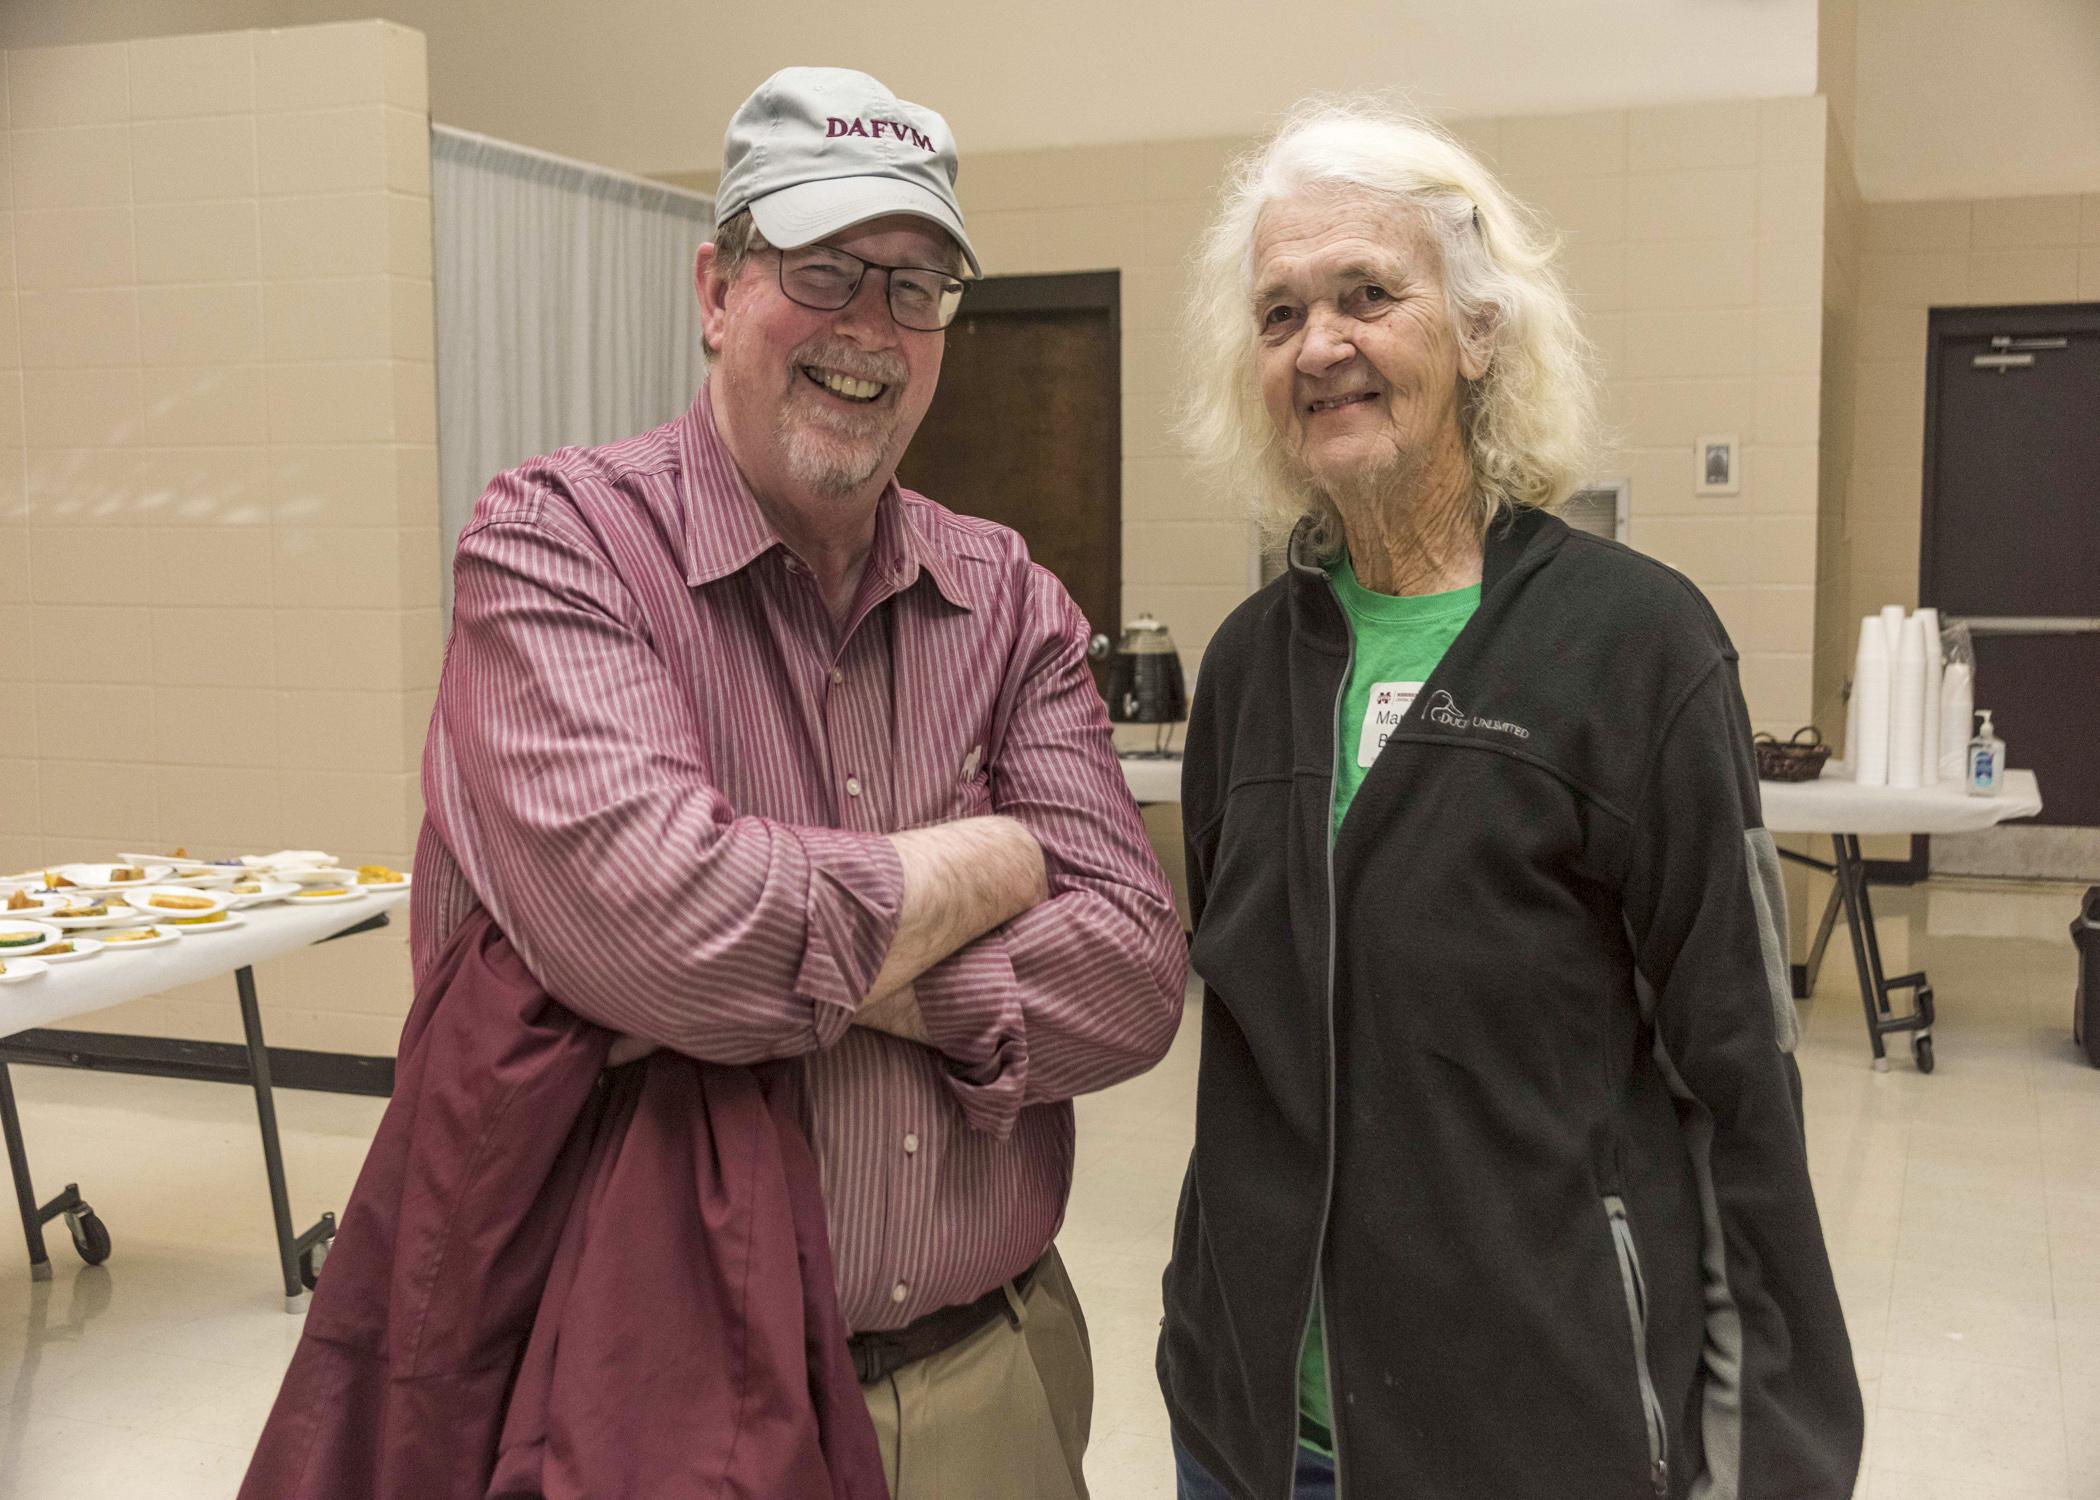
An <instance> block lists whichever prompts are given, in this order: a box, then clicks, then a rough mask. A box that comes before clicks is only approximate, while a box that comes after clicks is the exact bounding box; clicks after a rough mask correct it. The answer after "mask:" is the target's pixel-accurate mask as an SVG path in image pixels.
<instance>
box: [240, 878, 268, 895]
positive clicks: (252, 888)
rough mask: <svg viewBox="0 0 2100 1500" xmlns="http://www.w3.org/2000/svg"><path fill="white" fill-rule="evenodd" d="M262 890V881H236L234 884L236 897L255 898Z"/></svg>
mask: <svg viewBox="0 0 2100 1500" xmlns="http://www.w3.org/2000/svg"><path fill="white" fill-rule="evenodd" d="M261 889H262V882H261V881H260V880H236V881H235V882H234V883H233V893H234V894H235V895H236V896H253V895H255V894H256V893H257V892H259V891H260V890H261Z"/></svg>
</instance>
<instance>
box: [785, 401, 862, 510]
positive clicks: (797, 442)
mask: <svg viewBox="0 0 2100 1500" xmlns="http://www.w3.org/2000/svg"><path fill="white" fill-rule="evenodd" d="M813 427H814V424H812V423H807V422H796V421H794V420H792V419H791V418H788V417H787V416H785V415H783V417H782V420H781V434H780V435H781V446H782V448H783V450H784V451H785V454H786V457H787V468H788V473H789V475H790V476H791V477H792V478H793V479H794V480H795V482H796V483H797V484H802V485H806V486H808V487H809V488H810V489H811V490H812V491H814V492H815V493H817V494H820V495H830V496H833V497H843V496H846V495H850V494H852V493H853V492H854V491H856V490H858V489H860V488H861V487H862V486H863V485H865V484H867V482H868V481H869V480H871V479H873V478H874V477H875V476H876V475H877V474H879V473H880V472H882V464H883V460H884V459H886V458H887V457H888V456H889V434H888V433H886V432H882V433H874V434H870V435H869V436H867V437H865V438H863V437H858V436H856V437H851V438H848V437H845V436H844V435H842V434H839V433H835V432H826V431H822V430H813Z"/></svg>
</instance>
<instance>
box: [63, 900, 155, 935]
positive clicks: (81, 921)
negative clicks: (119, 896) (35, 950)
mask: <svg viewBox="0 0 2100 1500" xmlns="http://www.w3.org/2000/svg"><path fill="white" fill-rule="evenodd" d="M69 904H75V905H80V906H101V905H105V904H106V903H104V902H102V901H99V900H96V901H90V900H88V899H87V898H86V897H80V898H77V900H76V901H75V902H73V903H69ZM52 910H53V911H56V910H58V908H57V907H53V908H52ZM151 920H152V919H151V918H150V917H147V916H145V915H143V914H142V913H140V912H136V911H134V910H132V909H131V908H130V907H128V906H113V907H110V908H109V915H107V916H103V917H57V916H46V917H45V918H44V922H45V925H47V926H50V927H56V928H58V929H59V930H60V931H61V932H93V931H94V930H95V929H97V928H100V927H140V926H143V925H145V924H146V923H147V922H149V921H151Z"/></svg>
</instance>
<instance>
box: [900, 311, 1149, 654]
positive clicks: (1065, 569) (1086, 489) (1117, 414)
mask: <svg viewBox="0 0 2100 1500" xmlns="http://www.w3.org/2000/svg"><path fill="white" fill-rule="evenodd" d="M1117 283H1118V278H1117V276H1116V273H1114V272H1112V271H1109V272H1090V273H1087V274H1084V275H1077V276H1003V277H994V278H992V279H989V280H986V281H981V282H978V283H976V284H974V285H972V286H971V288H970V290H969V293H968V294H967V296H965V298H964V299H963V310H962V314H961V316H960V317H958V318H957V319H956V320H955V323H954V324H953V325H952V326H951V327H950V328H949V330H948V344H947V352H946V354H945V355H944V357H943V360H942V366H941V383H940V389H939V390H938V391H936V392H935V394H934V398H933V405H932V407H931V408H930V409H929V410H928V411H927V413H926V420H925V422H924V423H922V424H921V425H920V427H919V432H918V436H917V437H915V438H913V439H912V445H911V450H910V451H909V452H908V453H906V454H905V455H904V462H903V463H902V464H900V465H899V466H898V469H897V478H898V480H899V481H900V482H901V483H903V484H905V485H907V486H909V487H910V488H912V489H915V490H918V491H920V492H921V493H923V494H926V495H929V496H931V497H932V498H933V499H935V500H938V501H939V502H940V503H941V504H943V505H945V506H947V507H948V508H949V509H950V510H954V511H960V512H962V513H964V514H966V515H973V516H983V517H984V518H985V519H987V520H991V521H997V522H999V523H1000V524H1001V525H1003V526H1011V527H1012V528H1013V529H1014V530H1015V531H1018V532H1019V533H1020V534H1021V535H1022V537H1023V538H1024V539H1026V541H1027V543H1028V551H1029V554H1030V555H1031V556H1032V557H1034V559H1035V560H1036V561H1037V562H1039V563H1041V564H1042V565H1043V566H1044V567H1046V568H1048V569H1049V570H1050V571H1051V572H1052V573H1055V574H1056V575H1057V577H1058V578H1059V579H1060V580H1061V581H1062V582H1063V583H1064V586H1065V588H1066V589H1067V590H1069V591H1070V593H1071V595H1072V597H1073V599H1074V600H1075V601H1077V603H1078V605H1079V608H1080V610H1081V612H1082V613H1084V614H1085V616H1086V617H1087V620H1088V622H1089V623H1090V624H1091V625H1092V626H1093V628H1094V630H1095V631H1097V632H1101V633H1105V634H1107V635H1108V636H1110V637H1111V638H1113V637H1114V636H1115V635H1116V634H1117V632H1118V631H1119V630H1120V628H1121V610H1122V587H1123V439H1122V410H1123V402H1122V380H1121V370H1122V352H1121V330H1120V327H1119V324H1118V296H1117ZM1099 671H1100V664H1099V663H1096V672H1097V676H1098V673H1099Z"/></svg>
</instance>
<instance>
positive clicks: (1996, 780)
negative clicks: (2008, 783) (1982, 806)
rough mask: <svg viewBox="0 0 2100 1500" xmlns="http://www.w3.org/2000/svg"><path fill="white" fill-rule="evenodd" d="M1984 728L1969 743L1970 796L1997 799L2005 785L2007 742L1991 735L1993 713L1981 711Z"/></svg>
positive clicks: (1979, 712) (1979, 715)
mask: <svg viewBox="0 0 2100 1500" xmlns="http://www.w3.org/2000/svg"><path fill="white" fill-rule="evenodd" d="M1977 717H1979V718H1981V719H1982V720H1983V727H1982V728H1980V729H1978V730H1977V731H1976V738H1975V739H1973V740H1970V741H1969V795H1970V796H1971V797H1995V796H1997V795H1998V793H1999V791H2000V790H2001V789H2002V788H2003V787H2004V785H2005V741H2003V740H2001V739H1999V738H1998V736H1997V735H1995V734H1993V733H1991V711H1990V710H1989V709H1987V708H1985V709H1979V710H1978V711H1977Z"/></svg>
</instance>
